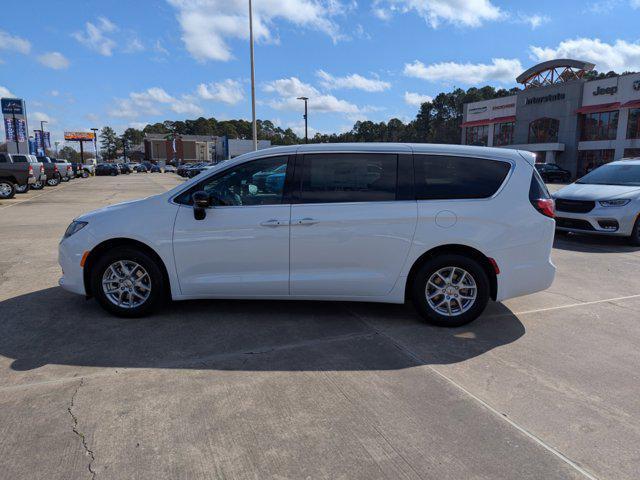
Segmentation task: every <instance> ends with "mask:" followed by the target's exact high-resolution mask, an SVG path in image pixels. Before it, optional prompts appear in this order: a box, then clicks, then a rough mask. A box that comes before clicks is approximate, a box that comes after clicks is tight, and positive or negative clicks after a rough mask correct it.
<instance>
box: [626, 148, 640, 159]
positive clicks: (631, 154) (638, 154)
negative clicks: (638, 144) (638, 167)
mask: <svg viewBox="0 0 640 480" xmlns="http://www.w3.org/2000/svg"><path fill="white" fill-rule="evenodd" d="M624 158H640V148H625V149H624Z"/></svg>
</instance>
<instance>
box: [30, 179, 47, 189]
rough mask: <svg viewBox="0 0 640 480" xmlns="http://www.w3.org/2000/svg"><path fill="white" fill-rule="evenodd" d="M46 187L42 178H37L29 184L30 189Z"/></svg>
mask: <svg viewBox="0 0 640 480" xmlns="http://www.w3.org/2000/svg"><path fill="white" fill-rule="evenodd" d="M43 188H44V182H43V181H42V180H37V181H36V182H35V183H32V184H31V185H29V190H42V189H43Z"/></svg>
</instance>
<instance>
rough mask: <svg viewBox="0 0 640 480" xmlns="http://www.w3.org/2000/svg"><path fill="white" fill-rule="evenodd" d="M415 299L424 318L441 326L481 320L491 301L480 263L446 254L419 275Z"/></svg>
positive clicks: (413, 298)
mask: <svg viewBox="0 0 640 480" xmlns="http://www.w3.org/2000/svg"><path fill="white" fill-rule="evenodd" d="M412 300H413V303H414V305H415V307H416V309H417V310H418V312H419V313H420V314H421V315H422V317H423V318H424V319H425V320H426V321H427V322H429V323H432V324H434V325H438V326H441V327H459V326H461V325H465V324H467V323H469V322H472V321H473V320H475V319H476V318H478V317H479V316H480V315H481V314H482V312H483V311H484V309H485V307H486V306H487V302H488V301H489V279H488V278H487V274H486V273H485V271H484V269H483V268H482V265H480V264H479V263H478V262H477V261H476V260H474V259H472V258H469V257H466V256H463V255H457V254H444V255H439V256H437V257H434V258H432V259H430V260H428V261H427V262H425V263H424V264H423V265H422V267H420V269H419V270H418V272H417V273H416V275H415V277H414V280H413V285H412Z"/></svg>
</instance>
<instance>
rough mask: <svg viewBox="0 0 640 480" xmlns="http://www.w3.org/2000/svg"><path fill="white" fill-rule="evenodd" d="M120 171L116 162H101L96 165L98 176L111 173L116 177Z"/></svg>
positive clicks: (110, 174)
mask: <svg viewBox="0 0 640 480" xmlns="http://www.w3.org/2000/svg"><path fill="white" fill-rule="evenodd" d="M119 173H120V172H119V171H118V167H117V165H116V164H115V163H99V164H98V165H96V176H105V175H109V176H112V177H115V176H116V175H118V174H119Z"/></svg>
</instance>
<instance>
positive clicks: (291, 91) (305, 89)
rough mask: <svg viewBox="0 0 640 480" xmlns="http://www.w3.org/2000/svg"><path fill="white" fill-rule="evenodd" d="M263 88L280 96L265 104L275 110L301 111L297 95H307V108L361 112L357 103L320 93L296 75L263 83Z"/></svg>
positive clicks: (324, 111) (345, 112) (350, 112)
mask: <svg viewBox="0 0 640 480" xmlns="http://www.w3.org/2000/svg"><path fill="white" fill-rule="evenodd" d="M262 88H263V90H264V91H265V92H269V93H276V94H277V95H279V96H280V97H281V98H280V99H274V100H270V101H269V102H267V104H268V105H269V106H270V107H271V108H274V109H276V110H291V111H302V108H303V104H302V101H300V100H298V99H297V97H301V96H306V97H309V109H310V110H313V111H316V112H322V113H328V112H334V113H344V114H349V115H355V114H358V113H360V112H362V109H361V108H359V107H358V106H357V105H355V104H353V103H350V102H348V101H346V100H341V99H339V98H336V97H334V96H333V95H326V94H323V93H321V92H320V91H319V90H318V89H317V88H315V87H313V86H312V85H309V84H308V83H304V82H302V81H300V79H299V78H297V77H290V78H281V79H279V80H274V81H272V82H267V83H265V84H264V85H263V87H262Z"/></svg>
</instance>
